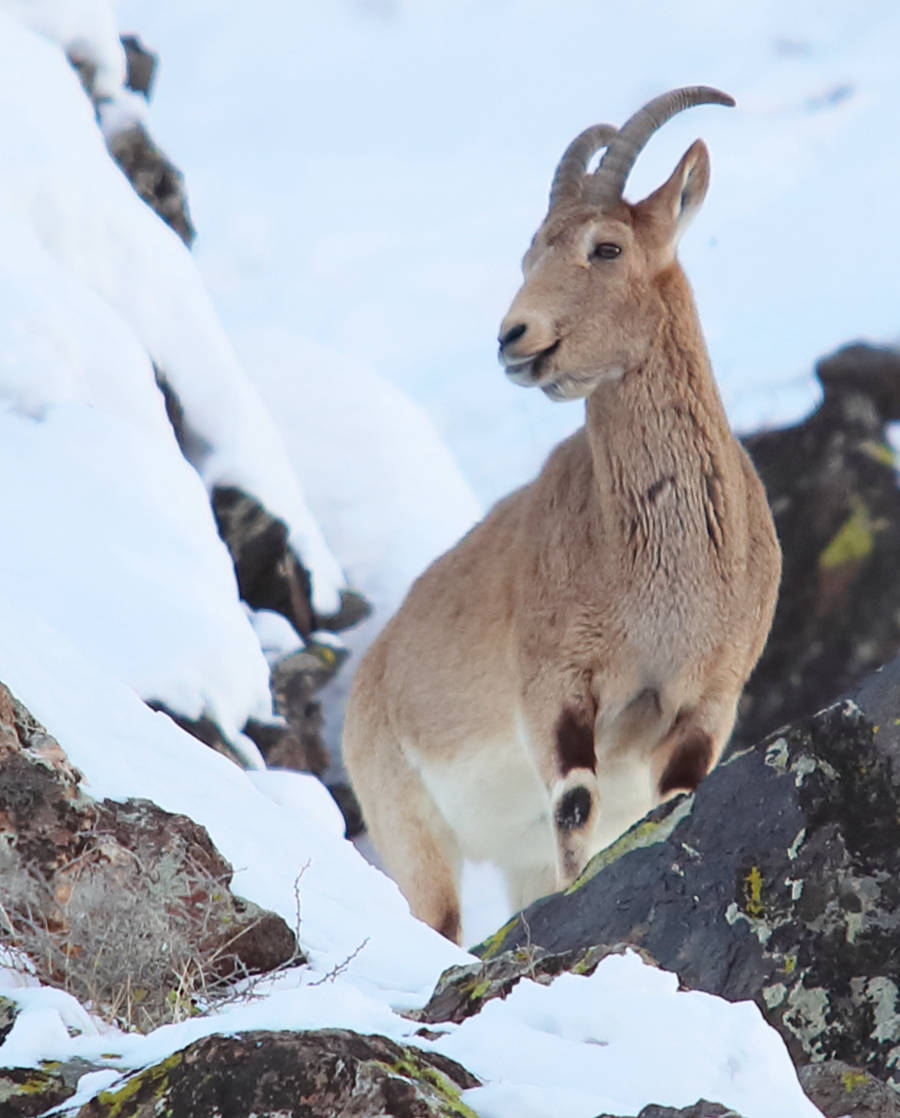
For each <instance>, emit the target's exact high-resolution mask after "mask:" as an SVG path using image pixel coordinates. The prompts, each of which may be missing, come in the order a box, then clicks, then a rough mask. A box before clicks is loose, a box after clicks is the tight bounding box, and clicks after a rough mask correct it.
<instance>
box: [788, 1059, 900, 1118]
mask: <svg viewBox="0 0 900 1118" xmlns="http://www.w3.org/2000/svg"><path fill="white" fill-rule="evenodd" d="M798 1077H799V1079H800V1086H801V1087H802V1088H803V1090H804V1091H805V1092H806V1094H807V1095H808V1096H809V1098H810V1100H811V1101H812V1102H814V1103H815V1104H816V1106H817V1107H818V1108H819V1110H821V1111H822V1113H823V1114H824V1115H825V1118H900V1094H898V1093H897V1091H895V1090H894V1088H893V1087H890V1086H888V1084H886V1083H882V1082H881V1081H880V1080H879V1079H876V1078H875V1076H874V1075H870V1074H869V1073H868V1072H867V1071H865V1070H864V1069H863V1068H856V1067H851V1066H850V1065H849V1064H845V1063H844V1062H843V1061H842V1060H825V1061H824V1062H823V1063H819V1064H806V1066H805V1067H802V1068H800V1070H799V1073H798Z"/></svg>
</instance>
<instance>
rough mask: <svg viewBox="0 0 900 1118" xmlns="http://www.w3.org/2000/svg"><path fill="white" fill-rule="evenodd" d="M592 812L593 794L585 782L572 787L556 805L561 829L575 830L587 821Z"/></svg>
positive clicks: (558, 825)
mask: <svg viewBox="0 0 900 1118" xmlns="http://www.w3.org/2000/svg"><path fill="white" fill-rule="evenodd" d="M590 814H591V794H590V792H589V791H588V790H587V788H585V786H584V785H583V784H579V785H577V786H576V787H575V788H570V789H569V791H568V792H566V794H565V795H564V796H563V798H562V799H561V800H560V801H559V803H558V804H557V807H556V825H557V827H559V829H560V830H561V831H574V830H575V829H576V828H578V827H583V826H584V824H585V823H587V821H588V819H589V817H590Z"/></svg>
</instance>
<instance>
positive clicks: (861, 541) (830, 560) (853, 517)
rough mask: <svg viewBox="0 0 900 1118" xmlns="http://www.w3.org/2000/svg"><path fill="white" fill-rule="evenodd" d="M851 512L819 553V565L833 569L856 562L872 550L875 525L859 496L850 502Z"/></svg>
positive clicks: (822, 567) (825, 568) (824, 568)
mask: <svg viewBox="0 0 900 1118" xmlns="http://www.w3.org/2000/svg"><path fill="white" fill-rule="evenodd" d="M851 507H852V510H853V511H852V512H851V513H850V515H849V516H848V517H847V519H846V520H845V521H844V523H843V524H842V525H841V526H840V528H838V530H837V532H835V534H834V535H833V536H832V537H831V540H830V541H829V542H828V543H827V544H826V546H825V548H824V549H823V551H822V552H821V554H820V555H819V567H820V568H821V569H822V570H825V571H828V570H833V569H834V568H835V567H842V566H843V565H844V564H845V563H852V562H858V561H859V560H862V559H865V557H866V556H867V555H868V554H869V552H870V551H871V550H872V547H873V545H874V542H875V533H874V528H875V525H874V524H873V523H872V517H871V516H870V515H869V510H868V507H867V506H866V504H865V502H864V501H862V500H861V499H860V498H859V497H854V498H853V499H852V502H851Z"/></svg>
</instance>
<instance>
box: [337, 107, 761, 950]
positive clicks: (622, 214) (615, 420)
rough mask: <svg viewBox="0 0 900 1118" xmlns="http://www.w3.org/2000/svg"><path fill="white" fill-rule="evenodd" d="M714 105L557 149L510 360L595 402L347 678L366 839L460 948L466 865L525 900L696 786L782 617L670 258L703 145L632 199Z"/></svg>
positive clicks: (745, 468)
mask: <svg viewBox="0 0 900 1118" xmlns="http://www.w3.org/2000/svg"><path fill="white" fill-rule="evenodd" d="M704 103H718V104H724V105H731V104H733V102H732V100H731V98H730V97H727V96H726V95H725V94H723V93H719V92H718V91H717V90H712V89H708V88H705V87H694V88H690V89H684V90H677V91H675V92H673V93H668V94H666V95H664V96H662V97H659V98H656V99H655V100H653V101H651V102H650V103H649V104H648V105H646V106H645V107H644V108H643V109H641V110H640V111H639V112H638V113H636V114H635V115H634V116H633V117H632V118H631V119H630V120H629V121H628V122H627V123H626V124H625V125H624V126H623V127H622V128H621V129H615V128H613V127H611V126H610V125H605V124H603V125H596V126H594V127H593V128H589V129H587V130H586V131H585V132H582V133H581V135H580V136H578V137H577V138H576V139H575V140H574V141H573V142H572V144H570V145H569V147H568V148H567V150H566V152H565V153H564V155H563V157H562V160H561V161H560V163H559V166H558V168H557V170H556V174H555V176H554V179H553V184H552V187H551V192H550V208H549V212H548V214H547V217H546V218H545V219H544V221H543V223H542V224H541V227H540V228H539V229H538V231H537V233H536V235H535V237H534V240H533V241H532V244H531V247H530V248H529V249H528V251H527V253H526V254H525V258H524V261H523V271H524V282H523V284H522V287H521V289H520V290H519V292H518V294H517V295H516V297H515V299H514V300H513V303H512V306H511V307H510V310H509V312H508V314H507V315H506V317H505V318H504V320H503V322H502V324H501V326H500V330H499V343H500V360H501V362H502V364H503V366H504V368H505V370H506V373H507V375H508V377H509V378H510V379H511V380H513V381H514V382H515V383H517V384H521V385H525V386H537V387H540V388H542V389H543V390H544V392H545V393H547V395H548V396H550V397H551V398H553V399H572V398H575V397H584V398H585V400H586V409H585V410H586V422H585V425H584V427H582V428H581V429H580V430H579V431H578V432H577V433H576V434H575V435H573V436H572V437H571V438H569V439H567V440H566V441H565V442H563V443H561V444H560V445H559V446H558V447H557V448H556V450H555V451H554V452H553V453H552V454H551V456H550V458H549V459H548V461H547V463H546V465H545V466H544V468H543V470H542V471H541V473H540V474H539V475H538V477H537V478H536V479H535V480H534V481H533V482H532V483H531V484H530V485H526V486H525V487H524V488H522V489H519V490H517V491H516V492H515V493H513V494H511V495H510V496H509V497H507V498H506V499H505V500H503V501H501V502H499V504H498V505H496V506H495V508H494V509H493V510H492V511H491V512H490V513H489V514H488V515H487V516H486V517H485V519H484V520H483V521H482V522H481V523H480V524H479V525H477V526H476V527H475V528H474V529H473V530H472V531H471V532H470V533H469V534H468V535H467V536H465V537H464V538H463V539H462V540H461V541H460V542H459V543H458V544H457V545H456V547H455V548H453V549H452V550H451V551H449V552H448V553H447V554H446V555H444V556H442V557H441V558H440V559H438V560H437V561H436V562H435V563H433V564H432V565H431V567H429V568H428V570H427V571H425V573H424V574H423V575H422V576H421V578H419V580H418V581H417V582H416V583H415V584H414V585H413V587H412V589H411V590H410V592H409V595H408V597H407V599H406V601H405V602H404V604H403V605H402V607H401V608H400V610H399V611H398V613H397V614H396V615H395V616H394V617H393V618H392V620H391V621H390V622H389V623H388V624H387V626H386V627H385V629H384V632H383V633H382V635H381V636H380V637H379V639H378V640H377V641H376V642H375V644H373V645H372V647H371V648H370V650H369V652H368V653H367V655H366V657H365V659H364V660H363V662H362V664H361V665H360V668H359V671H358V673H357V677H356V681H355V684H354V690H353V694H352V696H351V700H350V705H349V707H348V711H347V719H346V724H345V729H344V756H345V760H346V763H347V766H348V769H349V771H350V775H351V778H352V780H353V783H354V785H355V787H356V791H357V794H358V795H359V799H360V802H361V804H362V808H363V812H364V814H365V817H366V820H367V823H368V826H369V830H370V833H371V835H372V838H373V840H374V842H375V845H376V847H377V848H378V850H379V851H380V853H381V855H382V857H383V858H384V861H385V864H386V865H387V867H388V869H389V870H390V872H391V873H392V874H393V876H394V877H395V878H396V880H397V882H398V884H399V885H400V887H401V889H402V890H403V891H404V893H405V894H406V896H407V898H408V899H409V902H410V906H411V908H412V910H413V912H414V913H415V914H416V915H418V916H419V917H421V918H422V919H423V920H426V921H428V922H429V923H430V924H431V925H432V926H433V927H435V928H437V929H438V930H439V931H441V932H443V933H444V934H445V935H447V936H449V937H450V938H452V939H458V938H459V936H460V926H459V885H458V882H459V874H460V868H461V864H462V861H463V859H466V858H468V859H473V860H489V861H491V862H494V863H496V864H497V865H498V866H499V867H500V869H501V871H502V873H503V875H504V878H505V880H506V884H507V889H508V894H509V901H510V904H511V905H512V906H513V907H521V906H522V905H525V904H527V903H529V902H530V901H532V900H534V899H535V898H536V897H537V896H540V895H541V894H542V893H545V892H549V891H551V890H553V889H556V888H560V887H563V886H565V885H567V884H569V883H571V882H572V881H573V880H574V878H575V877H576V876H577V874H578V873H580V872H581V870H582V869H583V868H584V866H585V864H586V862H587V860H588V859H589V858H590V857H591V856H592V855H593V854H594V853H596V852H597V851H598V850H600V849H601V848H602V847H603V846H605V845H607V844H608V843H609V842H611V841H612V840H613V839H615V838H616V837H617V836H618V835H619V834H620V833H621V832H622V831H624V830H625V829H626V828H627V827H628V826H630V825H631V824H632V823H634V822H635V821H636V820H637V819H639V818H640V817H641V816H642V815H644V814H645V813H646V812H647V810H649V809H650V808H651V807H652V806H653V805H654V804H655V803H658V802H659V801H660V800H661V799H663V798H665V797H667V796H670V795H672V794H674V793H676V792H679V791H683V790H692V789H693V788H695V787H696V785H697V784H698V783H699V781H700V780H701V779H702V778H703V776H704V775H705V774H706V773H707V772H708V771H709V769H710V768H711V767H712V766H713V765H714V764H715V762H716V761H717V759H718V758H719V756H720V754H721V752H722V748H723V746H724V744H725V742H726V741H727V738H728V735H729V734H730V732H731V728H732V725H733V723H734V718H735V710H736V706H737V701H738V698H739V696H740V692H741V689H742V687H743V685H744V683H745V681H746V679H747V676H748V675H749V673H750V671H751V669H752V668H753V665H754V664H755V663H756V660H757V659H758V657H759V655H760V652H761V651H762V647H763V644H764V643H765V639H766V636H767V634H768V631H769V626H770V624H771V619H772V613H773V610H774V606H775V598H776V593H777V586H778V578H779V573H780V553H779V549H778V543H777V540H776V538H775V532H774V528H773V525H772V518H771V516H770V513H769V509H768V505H767V503H766V499H765V494H764V492H763V489H762V486H761V484H760V481H759V478H758V477H757V475H756V473H755V471H754V470H753V467H752V465H751V464H750V461H749V459H748V458H747V456H746V454H745V453H744V452H743V450H742V449H741V447H740V445H739V444H738V443H737V442H736V440H735V439H734V437H733V436H732V434H731V432H730V430H729V427H728V422H727V420H726V417H725V413H724V410H723V408H722V404H721V401H720V399H719V395H718V392H717V389H716V385H715V382H714V380H713V376H712V370H711V368H710V364H709V358H708V356H707V352H706V347H705V345H704V342H703V337H702V334H701V331H700V324H699V322H698V320H697V314H696V310H695V308H694V304H693V300H692V298H691V293H690V289H689V287H688V284H687V281H686V279H685V277H684V274H683V272H682V270H681V267H680V265H679V264H678V261H677V259H676V253H675V250H676V245H677V242H678V239H679V237H680V236H681V234H682V233H683V231H684V229H685V227H686V226H687V224H688V222H689V220H690V219H691V217H692V216H693V215H694V214H695V213H696V211H697V209H698V208H699V207H700V205H701V203H702V201H703V198H704V196H705V194H706V189H707V185H708V182H709V157H708V155H707V151H706V147H705V145H704V144H703V143H702V142H701V141H699V140H698V141H697V142H696V143H694V144H693V145H692V146H691V147H690V148H689V149H688V151H687V152H686V153H685V155H684V156H683V157H682V159H681V161H680V162H679V164H678V166H677V167H676V168H675V170H674V172H673V173H672V175H671V176H670V178H669V179H668V180H667V181H666V182H665V183H663V185H662V186H660V187H659V189H657V190H656V191H654V192H653V193H652V194H651V195H650V196H649V197H648V198H645V199H644V200H643V201H642V202H639V203H637V204H636V205H632V204H630V203H628V202H626V201H625V200H624V198H623V189H624V186H625V181H626V179H627V176H628V173H629V171H630V170H631V167H632V166H633V164H634V161H635V159H636V158H637V156H638V154H639V153H640V151H641V149H642V148H643V146H644V144H645V143H646V142H647V140H648V139H649V137H650V136H651V135H652V133H653V132H654V131H655V130H656V128H658V127H659V126H660V125H661V124H662V123H664V122H665V121H666V120H668V118H669V117H671V116H672V115H673V114H674V113H676V112H679V111H680V110H681V109H684V108H687V107H688V106H691V105H698V104H704ZM601 148H605V153H604V155H603V157H602V159H601V160H600V163H599V166H598V167H597V170H596V171H594V172H589V171H588V165H589V163H590V161H591V159H592V157H593V156H594V155H595V154H596V152H597V151H598V150H600V149H601Z"/></svg>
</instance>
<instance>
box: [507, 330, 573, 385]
mask: <svg viewBox="0 0 900 1118" xmlns="http://www.w3.org/2000/svg"><path fill="white" fill-rule="evenodd" d="M559 342H560V339H559V338H557V340H556V341H555V342H554V343H553V345H549V346H547V348H546V349H542V350H540V352H538V353H534V354H532V355H531V356H529V357H506V356H505V355H504V354H502V353H501V354H500V361H501V363H502V364H503V367H504V370H505V372H506V375H507V377H508V378H509V379H510V380H511V381H512V382H513V384H518V385H521V386H522V387H523V388H534V387H536V386H537V385H538V383H539V382H540V379H541V375H542V372H543V367H544V365H545V363H546V361H547V358H548V357H550V356H551V355H552V354H554V353H555V352H556V351H557V349H558V348H559Z"/></svg>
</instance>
